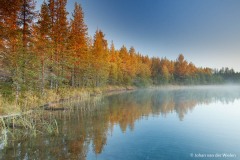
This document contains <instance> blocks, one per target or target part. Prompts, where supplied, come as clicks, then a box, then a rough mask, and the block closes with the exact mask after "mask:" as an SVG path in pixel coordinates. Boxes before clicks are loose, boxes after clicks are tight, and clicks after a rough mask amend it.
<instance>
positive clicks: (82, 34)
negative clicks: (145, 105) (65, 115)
mask: <svg viewBox="0 0 240 160" xmlns="http://www.w3.org/2000/svg"><path fill="white" fill-rule="evenodd" d="M66 5H67V0H47V1H44V2H43V4H42V5H41V9H40V11H36V9H35V6H36V2H35V1H34V0H1V1H0V6H1V7H0V85H1V91H0V92H1V93H0V94H1V95H2V96H3V97H7V96H9V95H11V94H14V95H15V96H18V95H20V94H21V93H24V92H35V93H38V94H40V95H41V94H44V93H45V91H46V90H58V89H60V88H84V87H90V88H94V87H101V86H106V85H117V86H137V87H142V86H148V85H167V84H173V85H199V84H223V83H239V82H240V73H239V72H235V71H234V70H233V69H229V68H227V67H226V68H222V69H220V70H217V69H212V68H203V67H197V66H195V65H194V64H193V63H191V62H188V61H187V60H186V59H185V57H184V55H183V54H179V56H178V57H176V60H169V59H167V58H166V57H164V56H165V55H163V58H160V57H149V56H147V55H144V54H142V53H139V52H137V51H136V50H135V48H134V47H130V48H126V47H125V46H124V45H123V46H122V47H121V48H120V49H116V48H115V47H114V43H113V41H112V42H107V40H106V39H105V34H104V33H103V31H101V30H100V29H97V30H96V32H95V35H94V36H93V37H91V36H89V35H88V28H87V25H86V24H85V22H84V13H83V9H82V7H81V5H80V4H78V3H75V8H74V11H73V12H72V13H71V15H72V16H71V18H68V15H69V13H68V12H67V10H66Z"/></svg>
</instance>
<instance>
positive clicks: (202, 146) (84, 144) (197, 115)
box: [0, 86, 240, 160]
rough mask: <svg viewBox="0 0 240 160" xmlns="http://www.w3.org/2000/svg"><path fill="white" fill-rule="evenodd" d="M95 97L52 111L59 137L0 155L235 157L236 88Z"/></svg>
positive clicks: (156, 159)
mask: <svg viewBox="0 0 240 160" xmlns="http://www.w3.org/2000/svg"><path fill="white" fill-rule="evenodd" d="M94 99H95V100H92V102H91V103H90V102H89V103H88V105H86V106H85V107H83V104H79V106H78V107H76V108H77V109H75V110H74V111H64V112H63V111H58V112H56V111H55V112H54V113H52V114H56V115H57V120H58V124H59V130H60V134H59V135H58V136H41V135H40V136H37V137H36V138H25V139H23V140H19V141H15V142H13V143H12V144H9V146H7V147H5V148H3V147H2V148H1V150H0V159H31V160H32V159H43V160H47V159H49V160H54V159H81V160H82V159H83V160H84V159H86V160H162V159H163V160H193V159H201V160H205V159H211V160H216V159H224V160H225V159H226V160H228V159H230V160H237V159H238V160H239V159H240V87H236V86H235V87H234V86H233V87H214V86H213V87H185V88H179V89H145V90H138V91H134V92H128V93H120V94H114V95H109V96H105V97H94ZM79 108H81V109H79Z"/></svg>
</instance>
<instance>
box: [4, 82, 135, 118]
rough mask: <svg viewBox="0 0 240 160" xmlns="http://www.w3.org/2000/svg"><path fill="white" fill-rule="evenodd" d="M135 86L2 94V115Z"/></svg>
mask: <svg viewBox="0 0 240 160" xmlns="http://www.w3.org/2000/svg"><path fill="white" fill-rule="evenodd" d="M133 89H136V87H133V86H105V87H97V88H61V89H58V90H45V92H44V94H39V93H36V92H24V93H21V94H20V95H19V98H18V99H16V98H6V97H3V96H2V95H0V116H3V115H10V114H15V113H20V112H26V111H28V110H32V109H35V108H39V107H40V106H51V105H54V104H56V103H58V102H61V101H64V100H71V99H76V98H77V99H85V98H88V97H90V96H95V95H99V94H105V93H110V92H118V91H126V90H133Z"/></svg>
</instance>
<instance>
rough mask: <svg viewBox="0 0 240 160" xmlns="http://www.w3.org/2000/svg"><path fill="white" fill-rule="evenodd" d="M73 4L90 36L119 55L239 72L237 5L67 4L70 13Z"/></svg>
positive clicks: (212, 1)
mask: <svg viewBox="0 0 240 160" xmlns="http://www.w3.org/2000/svg"><path fill="white" fill-rule="evenodd" d="M40 1H42V0H39V2H40ZM74 2H78V3H80V4H81V5H82V8H83V10H84V14H85V22H86V24H87V26H88V32H89V35H90V36H93V35H94V33H95V31H96V29H97V28H98V29H101V30H102V31H103V32H104V33H105V35H106V39H107V40H108V42H109V43H110V42H111V41H112V40H113V42H114V44H115V47H116V48H117V49H119V48H120V47H121V46H122V45H123V44H124V45H125V46H127V47H128V48H129V47H130V46H134V47H135V49H136V50H137V51H139V52H140V53H142V54H144V55H146V54H147V55H149V56H150V57H152V56H158V57H167V58H168V59H172V60H175V59H176V58H177V56H178V55H179V54H180V53H183V55H184V56H185V58H186V59H187V60H188V61H189V62H190V61H191V62H193V63H194V64H196V65H197V66H203V67H206V66H208V67H211V68H220V67H222V66H223V67H230V68H234V69H235V70H236V71H240V0H68V5H67V9H68V12H69V13H71V12H72V11H73V8H74Z"/></svg>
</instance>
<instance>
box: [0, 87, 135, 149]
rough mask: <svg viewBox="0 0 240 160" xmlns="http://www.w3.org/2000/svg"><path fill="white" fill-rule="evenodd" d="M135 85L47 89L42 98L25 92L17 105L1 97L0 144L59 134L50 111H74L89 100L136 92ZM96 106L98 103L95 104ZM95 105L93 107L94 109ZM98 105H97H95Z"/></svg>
mask: <svg viewBox="0 0 240 160" xmlns="http://www.w3.org/2000/svg"><path fill="white" fill-rule="evenodd" d="M134 89H136V88H135V87H132V86H105V87H100V88H61V89H59V90H46V91H45V93H44V94H43V95H41V94H38V93H34V92H25V93H21V94H20V95H19V98H18V101H17V102H16V101H15V99H13V98H6V97H3V96H0V111H1V114H0V145H2V144H3V145H8V142H9V141H11V140H18V139H21V138H23V137H26V136H37V135H38V134H54V135H55V134H58V123H57V120H56V117H55V116H54V112H49V110H54V109H57V110H62V108H59V106H60V107H64V109H63V110H65V109H66V110H71V109H73V108H74V106H78V108H79V106H81V107H80V109H82V108H83V109H84V104H85V102H86V101H89V100H90V99H96V98H98V97H99V95H100V97H101V95H105V94H108V93H116V92H122V91H128V90H134ZM94 104H95V101H94ZM94 104H90V106H93V105H94ZM96 104H97V103H96Z"/></svg>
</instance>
